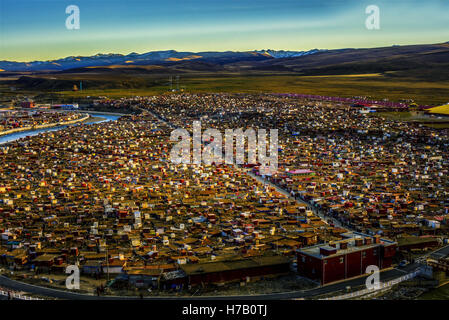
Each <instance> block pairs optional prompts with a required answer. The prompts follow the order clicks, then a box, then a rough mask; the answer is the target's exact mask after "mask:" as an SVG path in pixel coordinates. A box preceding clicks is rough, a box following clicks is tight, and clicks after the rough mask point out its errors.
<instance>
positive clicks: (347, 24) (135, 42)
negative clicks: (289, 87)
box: [0, 0, 449, 61]
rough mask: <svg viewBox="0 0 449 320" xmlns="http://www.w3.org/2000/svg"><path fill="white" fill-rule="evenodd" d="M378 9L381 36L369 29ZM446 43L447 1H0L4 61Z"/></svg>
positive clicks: (448, 27)
mask: <svg viewBox="0 0 449 320" xmlns="http://www.w3.org/2000/svg"><path fill="white" fill-rule="evenodd" d="M371 4H375V5H377V6H378V7H379V8H380V23H381V24H380V26H381V29H380V30H367V29H366V28H365V20H366V18H367V15H366V13H365V8H366V7H367V6H368V5H371ZM68 5H77V6H78V7H79V9H80V29H79V30H67V29H66V27H65V20H66V18H67V16H68V15H67V14H66V13H65V8H66V7H67V6H68ZM446 41H449V1H447V0H425V1H417V0H408V1H405V0H369V1H365V0H251V1H250V0H226V1H223V0H221V1H217V0H183V1H179V0H171V1H160V0H159V1H152V0H137V1H136V0H126V1H125V0H121V1H118V0H108V1H106V0H70V1H65V0H0V60H15V61H32V60H48V59H56V58H61V57H66V56H71V55H74V56H77V55H92V54H96V53H123V54H127V53H130V52H139V53H143V52H147V51H153V50H168V49H174V50H178V51H226V50H232V51H249V50H256V49H268V48H270V49H277V50H280V49H284V50H309V49H314V48H319V49H336V48H347V47H358V48H361V47H378V46H390V45H394V44H419V43H437V42H446Z"/></svg>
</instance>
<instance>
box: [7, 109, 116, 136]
mask: <svg viewBox="0 0 449 320" xmlns="http://www.w3.org/2000/svg"><path fill="white" fill-rule="evenodd" d="M89 114H90V113H89ZM90 115H91V116H92V117H99V118H104V119H102V120H99V121H94V122H89V123H84V124H94V123H101V122H107V121H114V120H117V119H118V118H120V116H118V115H111V114H103V113H92V114H90ZM79 124H80V123H78V124H71V125H72V126H76V125H79ZM67 126H69V125H62V126H57V127H51V128H43V129H36V130H28V131H22V132H16V133H11V134H7V135H4V136H0V144H4V143H8V142H11V141H15V140H17V139H20V138H25V137H31V136H35V135H38V134H40V133H43V132H48V131H56V130H61V129H64V128H66V127H67Z"/></svg>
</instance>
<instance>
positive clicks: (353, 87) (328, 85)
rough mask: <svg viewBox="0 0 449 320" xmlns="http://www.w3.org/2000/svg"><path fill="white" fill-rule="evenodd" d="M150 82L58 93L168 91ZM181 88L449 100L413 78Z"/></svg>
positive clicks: (212, 79)
mask: <svg viewBox="0 0 449 320" xmlns="http://www.w3.org/2000/svg"><path fill="white" fill-rule="evenodd" d="M149 82H150V80H148V79H146V80H145V84H146V85H142V86H140V87H138V88H115V89H112V88H101V89H100V88H98V89H92V90H90V89H89V88H88V87H87V90H83V91H82V92H79V91H78V92H73V91H59V90H55V91H53V93H58V94H62V95H64V96H66V97H82V96H88V95H90V96H98V95H106V96H110V97H120V96H134V95H152V94H160V93H164V92H167V90H168V86H167V85H166V84H165V83H164V82H163V81H160V79H159V80H157V82H158V83H153V84H152V85H151V86H149V85H148V84H149ZM180 86H181V87H185V90H186V91H187V92H250V93H251V92H252V93H255V92H275V93H303V94H319V95H329V96H341V97H348V96H371V97H374V98H379V99H381V98H388V99H390V100H392V101H399V100H401V99H410V98H411V99H415V101H416V102H417V103H419V104H435V105H436V104H441V103H445V102H447V101H448V100H449V96H448V92H449V81H439V82H431V81H418V80H415V79H413V78H393V77H389V76H385V75H366V76H362V75H358V76H354V75H349V76H291V75H288V76H226V77H218V76H204V77H190V78H186V77H184V78H183V77H182V78H181V80H180Z"/></svg>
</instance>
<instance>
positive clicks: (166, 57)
mask: <svg viewBox="0 0 449 320" xmlns="http://www.w3.org/2000/svg"><path fill="white" fill-rule="evenodd" d="M324 51H326V50H318V49H314V50H310V51H284V50H280V51H277V50H271V49H267V50H257V51H248V52H234V51H225V52H212V51H211V52H178V51H175V50H167V51H151V52H147V53H142V54H139V53H135V52H133V53H130V54H127V55H123V54H114V53H109V54H96V55H94V56H86V57H82V56H70V57H66V58H63V59H57V60H49V61H32V62H15V61H0V70H1V71H3V72H40V71H65V70H69V69H75V68H85V67H109V66H114V65H134V66H142V65H163V64H171V63H174V62H182V61H192V60H194V61H198V62H206V63H214V64H219V65H223V64H229V63H235V62H240V61H263V60H269V59H280V58H293V57H301V56H307V55H312V54H316V53H318V52H324Z"/></svg>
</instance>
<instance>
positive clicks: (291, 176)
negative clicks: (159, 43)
mask: <svg viewBox="0 0 449 320" xmlns="http://www.w3.org/2000/svg"><path fill="white" fill-rule="evenodd" d="M98 103H99V104H102V105H103V106H105V105H106V106H107V105H108V104H111V105H113V106H114V107H116V108H118V107H120V108H126V107H132V108H134V109H135V108H139V110H141V111H142V113H141V114H140V115H129V116H122V117H121V118H120V119H119V120H117V121H111V122H104V123H98V124H90V125H86V124H84V125H78V126H72V127H68V128H65V129H63V130H59V131H52V132H46V133H43V134H40V135H38V136H33V137H29V138H25V139H20V140H17V141H15V142H12V143H9V144H5V145H2V146H1V147H0V159H1V162H2V166H1V167H0V234H1V247H0V263H1V264H4V265H7V266H9V267H11V268H15V269H22V270H34V272H36V270H41V271H42V270H44V271H45V272H47V271H49V272H64V270H65V268H66V267H67V266H68V265H70V264H77V265H79V266H80V269H81V272H82V273H83V274H90V275H99V274H104V273H108V274H110V275H115V276H117V275H118V276H117V277H116V279H117V282H118V281H119V280H124V281H125V282H128V283H131V284H132V285H136V286H155V285H157V286H160V285H161V284H163V285H169V286H170V285H195V284H201V283H203V284H207V283H217V282H226V281H248V280H255V279H260V278H262V277H266V276H272V275H278V274H285V273H288V272H290V268H289V264H290V263H291V262H292V261H293V260H295V259H296V255H297V250H298V249H299V248H303V247H308V246H312V245H316V244H320V243H328V242H329V241H339V240H342V239H344V238H345V236H344V235H345V234H346V233H347V229H348V230H356V231H359V232H363V233H364V234H367V235H372V236H375V235H382V237H388V238H391V239H394V240H397V239H399V238H401V237H402V236H404V235H415V236H425V235H441V236H444V235H447V222H448V221H449V220H448V208H449V200H448V199H449V197H448V195H449V178H448V176H449V175H448V169H449V160H448V159H449V156H448V155H449V141H448V135H447V130H436V129H431V128H427V127H423V126H420V125H418V124H410V123H405V122H399V121H392V120H387V119H384V118H382V117H377V116H372V115H370V114H366V113H361V112H360V110H359V109H357V108H353V107H351V105H348V104H344V103H330V102H323V101H317V100H311V99H305V98H298V97H292V96H279V95H265V94H264V95H262V94H258V95H249V94H233V95H227V94H201V95H194V94H170V95H161V96H154V97H135V98H123V99H119V100H103V101H100V102H98ZM66 115H67V116H73V115H71V114H70V113H66ZM156 116H157V117H156ZM41 118H45V117H44V116H42V114H41ZM160 119H163V120H165V121H167V122H168V123H171V124H173V125H175V126H177V127H182V128H187V129H188V130H190V129H191V125H192V123H193V121H195V120H200V121H201V122H202V126H203V128H217V129H219V130H221V131H224V129H226V128H244V129H246V128H262V129H273V128H274V129H279V166H278V171H277V172H276V173H275V174H273V175H272V176H269V177H263V178H264V179H267V180H269V181H270V182H272V183H273V184H274V185H277V186H279V187H281V188H282V189H284V190H286V191H287V192H288V193H289V194H290V195H291V197H287V196H286V195H285V194H282V193H279V192H278V191H277V190H276V189H275V188H274V187H273V186H272V185H270V184H264V183H262V182H260V181H258V180H256V179H254V178H252V177H251V176H250V175H249V174H248V173H250V172H251V173H253V174H255V175H259V172H258V166H257V165H252V166H236V165H231V164H229V165H227V164H212V165H210V166H206V165H204V164H200V165H196V164H189V165H186V164H174V163H172V162H171V161H170V158H169V157H170V149H171V147H172V146H173V144H174V142H172V141H170V132H171V130H172V128H171V127H170V126H168V125H167V124H166V123H165V122H163V121H161V120H160ZM297 200H299V201H297ZM315 212H321V213H323V214H324V215H325V216H327V217H328V218H329V219H324V220H323V219H321V218H320V217H318V216H317V215H316V214H315ZM335 220H338V221H339V222H340V223H341V225H343V226H344V228H342V227H338V226H336V225H335V224H334V223H333V222H332V221H335ZM115 276H114V277H115Z"/></svg>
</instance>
